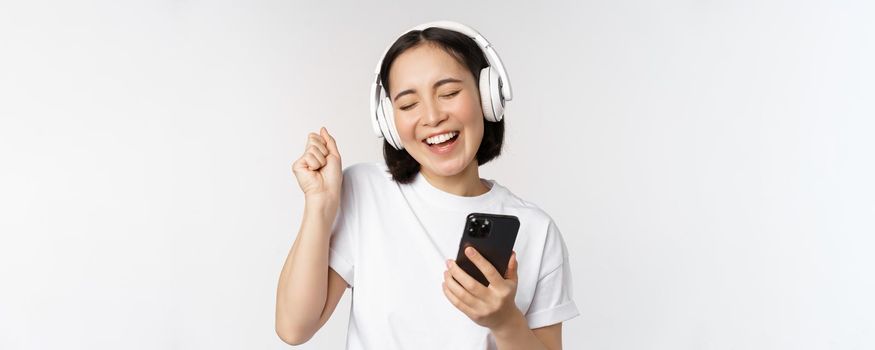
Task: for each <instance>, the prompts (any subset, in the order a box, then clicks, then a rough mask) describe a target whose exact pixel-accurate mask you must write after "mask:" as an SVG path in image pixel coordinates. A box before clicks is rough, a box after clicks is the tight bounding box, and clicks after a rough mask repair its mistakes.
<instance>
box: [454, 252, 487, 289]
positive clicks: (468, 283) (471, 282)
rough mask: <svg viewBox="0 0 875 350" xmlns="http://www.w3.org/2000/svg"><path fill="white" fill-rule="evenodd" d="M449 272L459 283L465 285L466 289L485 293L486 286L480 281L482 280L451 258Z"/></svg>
mask: <svg viewBox="0 0 875 350" xmlns="http://www.w3.org/2000/svg"><path fill="white" fill-rule="evenodd" d="M448 267H449V272H450V274H451V275H452V276H453V277H454V278H455V279H456V281H458V283H459V285H461V286H462V287H465V290H467V291H469V292H470V293H471V294H474V295H483V292H484V291H485V288H486V286H484V285H483V284H481V283H480V281H478V280H476V279H474V277H471V275H469V274H468V273H467V272H465V270H462V268H461V267H459V265H458V264H456V262H455V261H453V260H450V262H449V266H448Z"/></svg>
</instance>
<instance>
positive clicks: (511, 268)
mask: <svg viewBox="0 0 875 350" xmlns="http://www.w3.org/2000/svg"><path fill="white" fill-rule="evenodd" d="M517 266H518V265H517V261H516V251H513V253H511V254H510V260H509V261H508V262H507V272H505V274H504V278H506V279H509V280H514V281H516V280H517V279H518V278H519V276H518V275H517Z"/></svg>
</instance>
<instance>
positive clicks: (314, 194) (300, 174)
mask: <svg viewBox="0 0 875 350" xmlns="http://www.w3.org/2000/svg"><path fill="white" fill-rule="evenodd" d="M292 172H293V173H294V174H295V178H297V180H298V186H300V187H301V191H303V192H304V198H305V199H306V200H307V201H308V202H309V201H319V202H321V204H329V205H332V206H337V205H339V204H340V185H341V182H342V181H343V173H342V168H341V165H340V152H338V151H337V143H336V142H335V141H334V138H333V137H331V135H330V134H328V130H326V129H325V127H322V128H321V129H319V134H316V133H312V132H311V133H310V134H308V135H307V146H306V147H304V154H303V155H302V156H301V158H298V160H296V161H295V162H294V163H293V164H292Z"/></svg>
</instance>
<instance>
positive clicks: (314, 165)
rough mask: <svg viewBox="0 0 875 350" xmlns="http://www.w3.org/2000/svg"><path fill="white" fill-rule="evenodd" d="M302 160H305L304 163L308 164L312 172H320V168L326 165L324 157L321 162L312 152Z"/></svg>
mask: <svg viewBox="0 0 875 350" xmlns="http://www.w3.org/2000/svg"><path fill="white" fill-rule="evenodd" d="M302 158H303V159H304V162H306V163H307V168H308V169H310V170H314V171H315V170H319V168H322V166H323V165H325V163H324V162H325V158H324V157H323V158H322V161H320V160H319V158H316V156H315V155H313V153H312V152H307V153H306V154H304V156H303V157H302Z"/></svg>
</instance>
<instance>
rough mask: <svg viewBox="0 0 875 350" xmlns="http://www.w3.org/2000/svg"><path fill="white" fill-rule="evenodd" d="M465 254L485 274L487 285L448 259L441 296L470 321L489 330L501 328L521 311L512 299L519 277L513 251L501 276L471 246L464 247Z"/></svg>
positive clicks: (514, 295)
mask: <svg viewBox="0 0 875 350" xmlns="http://www.w3.org/2000/svg"><path fill="white" fill-rule="evenodd" d="M465 255H467V256H468V259H470V260H471V262H473V263H474V265H476V266H477V268H478V269H480V272H482V273H483V275H484V276H486V279H487V280H488V281H489V286H488V287H487V286H484V285H483V284H481V283H480V282H479V281H477V280H476V279H474V277H471V276H470V275H468V273H467V272H465V270H462V268H460V267H459V265H456V261H455V260H447V268H448V270H447V271H444V283H443V288H444V295H446V296H447V299H449V300H450V302H451V303H453V305H454V306H455V307H456V308H457V309H459V311H462V312H463V313H464V314H465V315H467V316H468V318H470V319H471V320H472V321H474V322H475V323H477V324H479V325H481V326H483V327H487V328H489V329H491V330H495V329H498V328H501V327H502V326H504V325H505V324H506V323H507V322H509V321H511V320H513V318H514V317H517V316H519V315H520V310H519V309H518V308H517V306H516V302H514V298H515V297H516V288H517V282H518V280H519V277H518V276H517V261H516V252H513V254H511V256H510V261H509V262H508V264H507V273H505V276H501V274H500V273H498V270H496V269H495V267H494V266H492V264H491V263H489V261H488V260H486V258H484V257H483V256H482V255H480V253H479V252H477V250H476V249H474V248H473V247H467V248H465ZM454 277H455V279H454Z"/></svg>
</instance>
